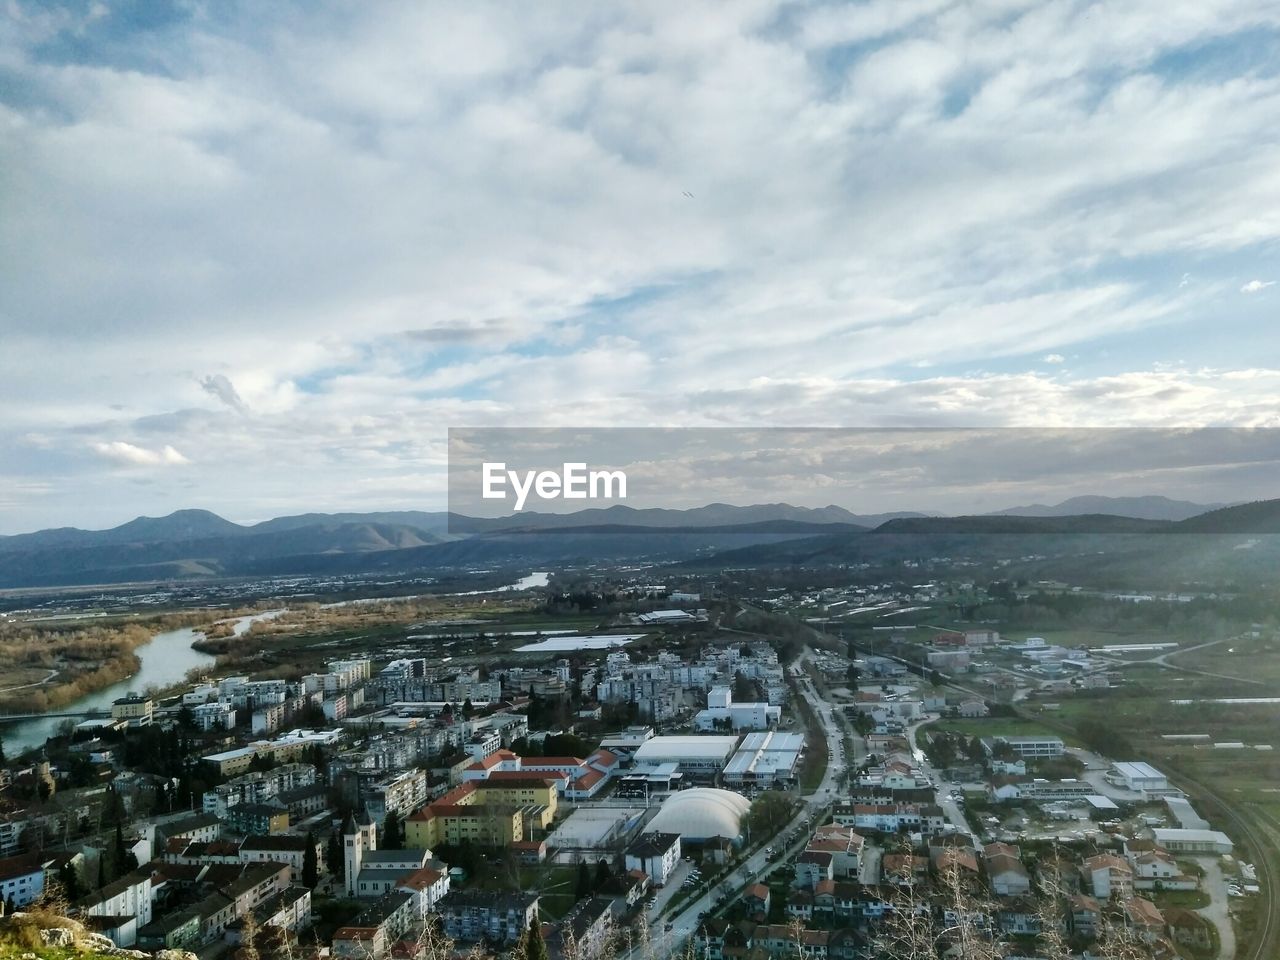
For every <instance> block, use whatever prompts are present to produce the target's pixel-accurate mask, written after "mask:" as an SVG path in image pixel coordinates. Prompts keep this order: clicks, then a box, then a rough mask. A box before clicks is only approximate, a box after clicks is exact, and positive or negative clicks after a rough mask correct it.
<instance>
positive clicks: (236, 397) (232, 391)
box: [200, 373, 248, 413]
mask: <svg viewBox="0 0 1280 960" xmlns="http://www.w3.org/2000/svg"><path fill="white" fill-rule="evenodd" d="M200 386H201V387H203V388H204V391H205V393H208V394H210V395H211V396H214V397H217V398H218V399H219V400H221V401H222V402H223V403H225V404H226V405H227V406H228V407H230V408H231V409H232V410H234V411H236V413H247V412H248V408H246V407H245V405H244V401H243V400H241V399H240V394H238V393H237V392H236V388H235V386H234V385H233V384H232V383H231V381H230V380H228V379H227V378H226V377H225V376H223V375H222V374H220V373H213V374H210V375H209V376H207V377H204V378H203V379H202V380H201V381H200Z"/></svg>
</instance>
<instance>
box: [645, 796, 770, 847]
mask: <svg viewBox="0 0 1280 960" xmlns="http://www.w3.org/2000/svg"><path fill="white" fill-rule="evenodd" d="M750 809H751V804H750V803H749V802H748V801H747V798H746V797H744V796H743V795H742V794H740V793H734V792H733V791H732V790H716V789H714V788H712V787H694V788H692V789H690V790H681V791H680V792H679V793H675V794H673V795H672V796H670V797H669V798H668V799H667V801H666V802H665V803H663V805H662V809H661V810H659V811H658V815H657V816H656V817H654V818H653V819H652V820H650V821H649V823H648V824H647V825H646V826H645V828H644V832H645V833H678V834H680V836H681V837H683V838H684V839H686V840H708V839H710V838H711V837H726V838H728V839H729V840H736V839H737V837H738V835H739V834H740V833H742V818H743V817H745V816H746V815H747V811H748V810H750Z"/></svg>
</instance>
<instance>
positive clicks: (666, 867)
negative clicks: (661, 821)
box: [625, 833, 680, 887]
mask: <svg viewBox="0 0 1280 960" xmlns="http://www.w3.org/2000/svg"><path fill="white" fill-rule="evenodd" d="M625 862H626V869H628V870H642V871H644V872H645V873H646V874H647V875H648V877H649V880H650V882H652V883H653V885H654V886H655V887H661V886H662V885H664V884H665V883H666V882H667V878H668V877H669V876H671V872H672V871H673V870H675V868H676V865H677V864H679V862H680V835H679V834H676V833H646V834H644V835H643V836H641V837H640V839H639V840H637V841H636V842H635V843H633V844H632V845H631V846H630V847H629V848H628V850H627V852H626V857H625Z"/></svg>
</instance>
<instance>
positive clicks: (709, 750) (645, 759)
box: [633, 735, 738, 779]
mask: <svg viewBox="0 0 1280 960" xmlns="http://www.w3.org/2000/svg"><path fill="white" fill-rule="evenodd" d="M737 747H738V738H737V737H735V736H724V735H720V736H701V737H699V736H692V737H688V736H674V737H673V736H663V737H653V738H652V739H649V740H646V741H645V742H644V743H642V744H641V745H640V746H639V747H638V748H637V749H636V752H635V755H634V758H633V759H634V765H635V767H636V768H638V769H645V768H653V767H658V766H661V765H662V764H665V763H674V764H675V765H676V767H677V769H678V770H679V771H680V772H681V773H683V774H686V775H688V776H691V777H697V778H700V779H713V778H714V777H715V776H716V775H717V774H719V773H720V771H721V770H723V769H724V767H725V764H726V763H728V762H729V758H730V757H731V756H732V755H733V752H734V751H735V750H736V749H737Z"/></svg>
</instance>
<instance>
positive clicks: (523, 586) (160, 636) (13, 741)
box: [0, 571, 551, 757]
mask: <svg viewBox="0 0 1280 960" xmlns="http://www.w3.org/2000/svg"><path fill="white" fill-rule="evenodd" d="M550 578H551V575H550V574H549V573H545V572H541V571H538V572H535V573H532V574H530V575H529V576H527V577H521V578H520V579H519V580H517V581H516V582H515V583H513V584H510V585H508V586H505V587H499V588H497V589H495V590H475V591H470V592H468V593H456V594H450V596H457V597H463V596H470V595H472V594H481V593H497V592H505V591H509V590H528V589H531V588H533V587H545V586H547V584H548V583H549V582H550ZM396 599H400V600H403V599H411V598H405V597H386V598H373V599H369V600H356V601H351V600H348V601H343V602H342V603H336V604H329V606H343V605H344V604H347V603H376V602H380V601H381V600H396ZM283 612H284V611H283V610H270V611H268V612H266V613H256V614H254V615H253V616H247V617H239V618H237V619H236V624H235V627H234V630H235V634H236V636H240V635H241V634H243V633H244V632H245V631H246V630H248V629H249V627H250V625H251V624H252V623H253V621H255V620H270V619H273V618H275V617H278V616H280V614H282V613H283ZM200 636H201V634H200V631H199V630H196V629H194V628H192V627H183V628H182V629H181V630H169V631H166V632H165V633H157V634H156V635H155V636H154V637H152V638H151V641H150V642H149V643H145V644H143V645H142V646H140V647H138V648H136V649H135V650H134V653H136V654H137V655H138V659H139V660H140V661H141V666H140V667H139V668H138V672H137V673H135V674H134V675H133V676H131V677H129V678H127V679H125V680H121V681H119V682H118V683H113V684H112V685H111V686H109V687H103V688H102V689H101V690H97V691H95V692H94V693H89V694H85V695H84V696H83V697H81V698H80V699H79V700H74V701H72V702H71V703H69V704H67V705H66V706H64V707H60V708H58V710H57V711H55V712H57V713H68V712H71V711H80V710H110V709H111V703H112V701H114V700H118V699H119V698H120V697H123V696H125V695H126V694H128V693H141V692H142V691H144V690H146V689H147V688H148V687H157V688H163V687H168V686H171V685H173V684H175V683H178V682H179V681H181V680H182V679H183V678H184V677H185V676H186V675H187V674H188V673H189V672H190V671H191V670H194V669H196V668H197V667H204V668H208V669H212V668H213V665H214V663H215V662H216V658H215V657H213V656H211V655H210V654H207V653H201V652H200V651H199V650H194V649H192V647H191V644H192V643H194V642H195V641H196V640H197V639H199V638H200ZM67 719H69V718H67V717H39V718H36V719H33V720H23V721H20V722H18V723H9V724H2V725H0V742H3V743H4V749H5V753H6V755H8V756H10V757H14V756H17V755H18V754H19V753H21V752H22V751H24V750H30V749H31V748H32V747H39V746H43V745H44V742H45V740H47V739H48V738H49V737H51V736H53V735H54V734H55V733H57V731H58V727H59V726H60V725H61V724H62V723H63V722H64V721H65V720H67Z"/></svg>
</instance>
